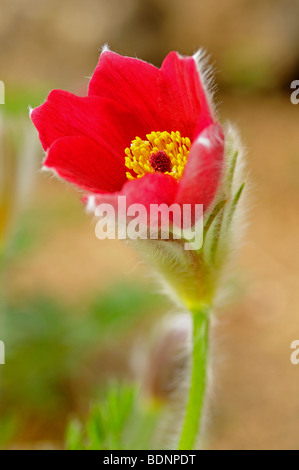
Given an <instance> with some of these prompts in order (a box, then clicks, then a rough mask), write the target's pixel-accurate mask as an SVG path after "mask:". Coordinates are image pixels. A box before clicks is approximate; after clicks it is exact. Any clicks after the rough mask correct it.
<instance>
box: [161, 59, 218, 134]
mask: <svg viewBox="0 0 299 470" xmlns="http://www.w3.org/2000/svg"><path fill="white" fill-rule="evenodd" d="M161 74H162V77H163V83H164V86H165V87H166V88H165V93H166V94H168V95H169V102H168V106H169V110H168V111H167V113H169V114H170V115H171V114H172V116H171V119H174V118H175V119H176V120H177V121H178V123H177V126H176V127H177V128H176V129H173V130H179V131H180V132H181V133H182V135H184V136H188V137H190V139H193V138H194V137H195V131H196V132H197V133H198V132H201V131H202V130H203V129H204V128H205V127H207V126H209V125H210V124H212V123H213V119H212V116H211V111H210V108H209V105H208V101H207V97H206V93H205V90H204V87H203V84H202V83H201V77H200V76H199V72H198V70H197V66H196V62H195V60H194V58H193V57H182V56H180V55H179V54H177V53H176V52H171V53H170V54H168V56H167V57H166V58H165V60H164V62H163V64H162V67H161ZM180 121H181V122H182V123H183V125H184V129H181V128H180V126H182V123H180Z"/></svg>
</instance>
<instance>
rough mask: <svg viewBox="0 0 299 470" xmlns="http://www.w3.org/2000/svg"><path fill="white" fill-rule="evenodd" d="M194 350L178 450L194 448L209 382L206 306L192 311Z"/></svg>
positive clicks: (207, 317)
mask: <svg viewBox="0 0 299 470" xmlns="http://www.w3.org/2000/svg"><path fill="white" fill-rule="evenodd" d="M192 317H193V352H192V369H191V385H190V390H189V397H188V401H187V408H186V415H185V420H184V424H183V430H182V434H181V438H180V442H179V447H178V450H192V449H193V447H194V445H195V442H196V438H197V435H198V433H199V429H200V424H201V418H202V410H203V406H204V399H205V390H206V383H207V363H208V344H209V315H208V309H206V308H204V309H201V310H196V311H194V312H192Z"/></svg>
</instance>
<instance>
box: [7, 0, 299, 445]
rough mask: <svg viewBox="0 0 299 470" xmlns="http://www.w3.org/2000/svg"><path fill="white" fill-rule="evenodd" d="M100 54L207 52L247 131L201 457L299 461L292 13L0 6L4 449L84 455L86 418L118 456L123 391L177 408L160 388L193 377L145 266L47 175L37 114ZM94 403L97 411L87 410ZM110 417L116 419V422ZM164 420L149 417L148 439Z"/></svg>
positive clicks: (228, 105) (298, 15)
mask: <svg viewBox="0 0 299 470" xmlns="http://www.w3.org/2000/svg"><path fill="white" fill-rule="evenodd" d="M104 43H108V44H109V46H110V48H111V49H113V50H115V51H117V52H119V53H121V54H124V55H133V56H137V57H140V58H142V59H144V60H147V61H150V62H152V63H153V64H155V65H157V66H160V64H161V62H162V60H163V58H164V56H165V55H166V54H167V53H168V52H169V51H170V50H178V51H179V52H180V53H182V54H192V53H194V52H195V51H196V50H197V49H198V48H199V47H204V48H205V49H206V50H207V52H208V53H209V54H210V55H211V63H212V64H214V67H215V71H216V82H217V84H218V93H217V101H218V102H219V103H220V105H219V113H220V119H221V121H222V122H224V121H225V120H227V119H229V120H230V121H232V122H234V123H236V124H237V125H238V127H239V130H240V132H241V135H242V138H243V142H244V145H245V147H246V148H247V152H248V172H249V176H250V184H251V187H252V189H251V196H250V204H249V206H250V211H249V221H250V223H249V225H248V227H247V230H246V236H245V243H244V244H243V246H242V248H241V250H240V253H239V254H238V257H237V261H236V264H237V266H236V270H235V272H234V273H233V275H232V277H231V280H230V286H229V288H230V292H231V296H230V301H229V302H225V303H224V304H223V305H220V306H219V308H218V311H217V320H216V321H215V322H214V323H215V325H214V327H213V332H212V335H213V344H214V347H213V362H214V383H213V386H212V393H211V397H210V412H209V422H210V424H209V426H208V429H207V434H206V436H207V438H206V447H207V448H212V449H252V448H254V449H288V448H289V449H298V448H299V440H298V432H299V366H297V367H296V366H294V365H292V364H291V362H290V354H291V349H290V344H291V342H292V341H293V340H296V339H299V295H298V285H299V251H298V238H299V224H298V209H299V132H298V129H299V105H298V106H296V105H293V104H291V101H290V94H291V90H290V84H291V82H292V81H293V80H296V79H297V80H298V79H299V47H298V44H299V3H298V1H297V0H250V1H249V0H227V1H226V2H220V1H216V0H210V1H209V2H204V1H200V0H176V1H175V2H174V1H171V0H139V1H137V0H109V1H108V0H85V1H84V2H83V1H79V0H60V1H58V0H51V1H50V0H27V1H26V2H24V1H22V0H1V5H0V79H1V80H2V81H3V82H4V83H5V87H6V97H5V98H6V104H5V105H1V106H0V111H1V120H0V140H1V143H0V146H1V150H0V152H1V153H0V255H1V275H2V283H1V300H0V301H1V323H0V339H1V340H3V341H4V342H5V345H6V365H4V366H0V446H1V447H2V448H34V449H40V448H45V449H48V448H50V449H51V448H64V446H65V435H66V434H67V440H68V444H67V445H68V446H69V447H73V448H76V446H77V447H78V446H80V439H81V438H82V435H81V434H82V432H83V431H82V429H81V428H80V422H83V423H84V422H85V421H86V419H89V428H88V430H87V431H86V432H87V434H88V433H89V434H88V438H89V443H90V446H92V445H98V446H100V445H103V446H104V445H106V446H108V444H99V443H97V436H98V434H99V432H98V433H96V432H95V431H94V429H95V427H96V426H100V428H101V430H102V431H101V433H102V434H101V435H103V436H104V437H102V440H103V441H104V440H105V439H106V441H105V442H108V441H109V443H110V444H109V445H110V446H113V445H114V446H125V444H123V443H119V441H118V439H120V435H122V433H123V426H124V422H125V421H126V420H127V416H128V415H129V414H130V413H131V414H132V413H133V414H134V413H135V415H136V413H137V414H138V413H139V414H140V413H141V412H140V410H139V411H138V412H136V409H135V408H136V407H137V408H138V406H137V405H136V403H135V401H134V400H135V399H136V397H135V394H136V391H135V389H134V385H131V384H134V383H139V384H142V390H143V391H144V392H145V393H144V396H147V397H151V398H154V401H155V402H159V403H161V402H164V401H165V402H167V401H169V402H170V401H171V400H172V398H170V395H171V391H172V389H173V388H175V386H176V385H175V383H174V382H173V381H172V380H171V378H169V377H168V375H170V376H171V371H172V370H175V369H176V368H180V367H181V368H182V367H183V366H184V360H185V359H184V357H183V358H182V355H180V356H179V357H180V363H179V364H177V363H173V362H175V361H173V357H174V355H173V349H174V343H175V344H177V338H179V339H180V340H181V342H182V343H184V341H185V340H186V335H187V333H186V331H185V329H186V324H185V323H184V322H183V323H182V322H180V321H178V322H174V323H171V322H170V323H168V326H166V327H165V328H164V327H163V328H164V329H163V328H162V329H161V328H158V329H157V325H159V322H160V321H162V319H164V320H163V321H164V322H166V323H167V320H165V318H167V315H168V314H169V312H171V313H175V309H174V308H173V307H172V306H171V305H170V304H167V303H166V301H165V299H164V298H162V297H160V296H159V295H158V294H156V293H155V292H157V289H156V286H155V283H154V282H151V278H150V271H149V269H148V268H147V266H145V265H144V264H142V263H141V262H140V260H139V259H138V257H137V255H136V254H135V252H133V251H132V250H131V249H130V248H129V247H128V246H126V245H125V244H122V243H120V242H118V241H98V240H97V239H96V237H95V234H94V224H93V222H92V220H91V219H90V218H89V217H88V216H87V215H86V214H85V212H84V210H83V207H82V204H81V202H80V195H79V194H78V193H77V192H76V191H74V190H73V189H72V188H70V187H69V186H68V185H66V184H62V183H61V182H60V181H57V180H55V179H53V178H51V177H49V175H47V174H44V173H41V172H40V171H39V169H40V167H41V161H42V152H41V150H40V146H39V143H38V142H37V136H36V133H35V130H34V129H33V126H32V125H31V123H30V121H29V118H28V106H29V105H30V106H32V107H34V106H36V105H38V104H40V103H42V102H43V101H44V100H45V98H46V96H47V94H48V92H49V91H50V90H51V89H53V88H64V89H67V90H69V91H72V92H74V93H77V92H78V93H82V92H85V90H86V88H87V85H88V77H90V76H91V75H92V73H93V70H94V68H95V66H96V63H97V60H98V56H99V51H100V48H101V46H102V45H103V44H104ZM163 324H164V323H163ZM182 324H184V325H185V326H184V327H182ZM169 325H170V326H169ZM184 328H185V329H184ZM163 332H164V333H163ZM163 335H164V336H163ZM174 339H175V341H174ZM137 359H138V360H137ZM116 379H118V381H120V382H121V383H123V384H125V385H122V386H118V385H115V380H116ZM170 384H171V385H170ZM107 387H108V391H107ZM90 403H97V404H98V403H100V404H102V405H101V406H100V405H99V406H100V409H98V408H95V409H93V408H92V410H91V411H89V410H90ZM157 407H158V406H155V410H156V408H157ZM149 408H150V407H149ZM149 408H148V410H149ZM115 409H116V410H119V412H118V415H117V416H122V420H120V421H119V420H114V421H113V419H112V418H111V416H112V415H113V410H114V411H115ZM103 410H104V414H103ZM132 410H133V411H132ZM134 410H135V411H134ZM109 413H110V414H109ZM88 414H89V418H87V415H88ZM154 415H155V412H153V411H152V409H151V411H147V412H146V416H142V418H140V419H141V421H140V422H143V423H146V424H144V426H143V428H144V429H145V428H146V429H150V427H151V426H152V425H153V423H154V422H155V419H156V417H155V416H154ZM72 417H75V418H76V421H73V422H72V425H69V424H68V423H69V421H70V419H72ZM114 417H115V416H114ZM143 420H145V421H143ZM99 422H100V425H99ZM107 422H110V423H111V422H113V423H114V424H115V426H114V428H113V429H109V430H107V426H106V425H107ZM105 426H106V427H105ZM66 429H67V431H66ZM103 430H104V431H103ZM80 433H81V434H80ZM105 433H106V434H105ZM109 433H110V434H109ZM108 434H109V435H108ZM132 439H133V438H132ZM144 439H146V436H145V437H144ZM111 442H112V444H111ZM131 442H133V440H132V441H131ZM92 443H93V444H92ZM131 445H133V444H131ZM139 445H141V444H139ZM105 448H107V447H105ZM108 448H113V447H108ZM114 448H119V447H114ZM133 448H134V447H133Z"/></svg>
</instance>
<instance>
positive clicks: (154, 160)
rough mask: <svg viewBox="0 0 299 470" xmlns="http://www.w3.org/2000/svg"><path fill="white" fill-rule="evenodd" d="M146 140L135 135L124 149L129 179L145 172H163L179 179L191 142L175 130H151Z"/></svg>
mask: <svg viewBox="0 0 299 470" xmlns="http://www.w3.org/2000/svg"><path fill="white" fill-rule="evenodd" d="M146 137H147V139H148V140H142V139H140V137H136V139H135V140H133V141H132V143H131V146H130V148H126V150H125V154H126V157H125V165H126V167H127V168H128V169H129V170H130V171H127V173H126V175H127V178H128V179H129V180H134V179H136V178H142V176H144V175H145V174H146V173H165V174H167V175H170V176H173V177H174V178H175V179H177V180H180V179H181V178H182V176H183V173H184V169H185V165H186V163H187V159H188V155H189V152H190V147H191V142H190V139H189V138H188V137H182V136H181V134H180V132H179V131H176V132H171V133H169V132H166V131H164V132H151V133H150V134H147V135H146Z"/></svg>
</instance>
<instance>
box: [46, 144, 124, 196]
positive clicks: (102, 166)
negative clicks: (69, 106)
mask: <svg viewBox="0 0 299 470" xmlns="http://www.w3.org/2000/svg"><path fill="white" fill-rule="evenodd" d="M44 166H46V167H47V168H51V169H54V170H55V171H56V172H57V173H58V175H59V176H61V177H62V178H64V179H65V180H67V181H69V182H71V183H73V184H76V185H77V186H79V187H80V188H82V189H85V190H87V191H91V192H95V193H97V192H100V191H108V192H113V191H117V190H118V189H120V188H121V187H122V185H123V183H124V181H125V180H126V177H125V173H124V172H123V171H122V168H121V166H120V165H112V164H111V160H110V155H109V154H108V153H107V152H106V151H105V150H104V149H103V148H101V147H99V146H98V145H97V144H96V143H95V142H94V141H92V140H91V139H89V138H87V137H84V136H72V137H62V138H60V139H58V140H56V141H55V142H54V143H53V144H52V145H51V147H50V149H49V152H48V155H47V158H46V161H45V162H44Z"/></svg>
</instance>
